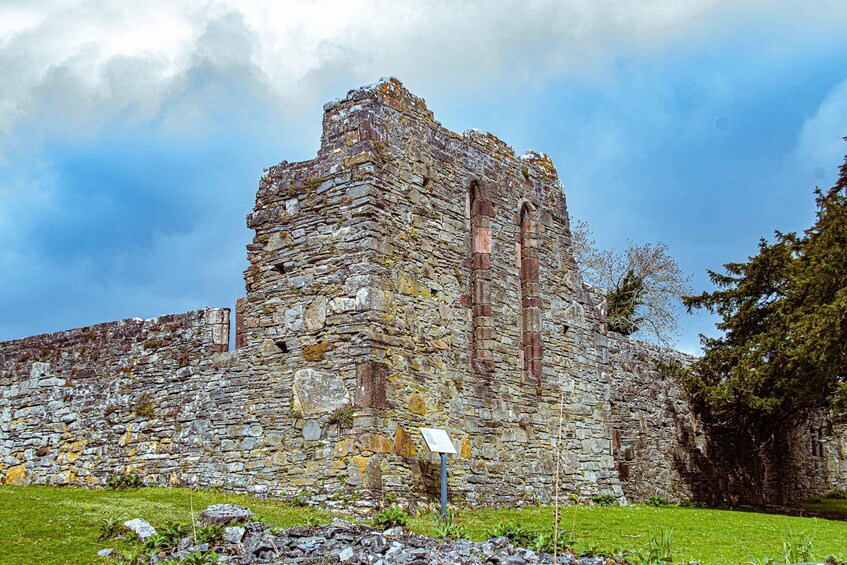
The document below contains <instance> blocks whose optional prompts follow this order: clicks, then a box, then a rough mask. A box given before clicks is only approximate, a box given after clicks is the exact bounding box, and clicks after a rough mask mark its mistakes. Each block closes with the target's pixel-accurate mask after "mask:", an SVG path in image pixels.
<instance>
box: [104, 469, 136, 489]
mask: <svg viewBox="0 0 847 565" xmlns="http://www.w3.org/2000/svg"><path fill="white" fill-rule="evenodd" d="M142 486H144V481H143V480H142V479H141V477H139V476H138V475H135V474H132V473H126V474H123V475H112V476H111V477H109V478H108V479H106V487H108V488H110V489H113V490H132V489H137V488H141V487H142Z"/></svg>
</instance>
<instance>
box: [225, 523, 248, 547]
mask: <svg viewBox="0 0 847 565" xmlns="http://www.w3.org/2000/svg"><path fill="white" fill-rule="evenodd" d="M244 532H245V530H244V528H242V527H241V526H230V527H228V528H227V529H225V530H224V542H225V543H241V540H242V538H244Z"/></svg>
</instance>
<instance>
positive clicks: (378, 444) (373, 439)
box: [368, 434, 394, 453]
mask: <svg viewBox="0 0 847 565" xmlns="http://www.w3.org/2000/svg"><path fill="white" fill-rule="evenodd" d="M393 448H394V444H393V443H392V442H391V440H390V439H388V438H387V437H383V436H381V435H377V434H371V435H370V437H369V439H368V449H369V450H370V451H373V452H374V453H390V452H391V450H392V449H393Z"/></svg>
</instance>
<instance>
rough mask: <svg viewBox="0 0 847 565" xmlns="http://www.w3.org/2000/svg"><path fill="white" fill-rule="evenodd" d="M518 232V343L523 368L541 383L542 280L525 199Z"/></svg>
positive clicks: (533, 223) (532, 209) (530, 209)
mask: <svg viewBox="0 0 847 565" xmlns="http://www.w3.org/2000/svg"><path fill="white" fill-rule="evenodd" d="M518 225H519V233H518V236H517V239H518V241H517V256H518V258H517V262H518V270H519V273H520V294H519V297H520V302H521V304H520V311H521V316H520V320H521V328H520V330H521V345H522V350H523V370H524V371H525V374H526V376H527V378H528V380H531V381H533V382H534V383H535V384H536V385H537V386H540V385H541V360H542V358H543V356H544V351H543V349H542V347H541V311H542V301H541V284H540V282H539V271H538V236H537V233H536V231H537V224H536V221H535V206H533V205H532V204H530V203H528V202H527V203H525V204H524V205H523V206H522V207H521V211H520V215H519V219H518Z"/></svg>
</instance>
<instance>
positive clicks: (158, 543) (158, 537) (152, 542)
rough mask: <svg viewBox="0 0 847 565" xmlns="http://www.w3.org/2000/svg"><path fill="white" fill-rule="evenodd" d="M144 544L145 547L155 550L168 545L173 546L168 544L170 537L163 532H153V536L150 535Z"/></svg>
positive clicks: (148, 549)
mask: <svg viewBox="0 0 847 565" xmlns="http://www.w3.org/2000/svg"><path fill="white" fill-rule="evenodd" d="M143 545H144V549H146V550H147V551H154V552H158V551H159V550H160V549H164V548H166V547H171V546H170V545H169V544H168V539H167V538H166V537H165V536H163V535H162V534H153V535H152V536H149V537H148V538H147V539H146V540H144V543H143ZM174 545H176V544H174Z"/></svg>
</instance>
